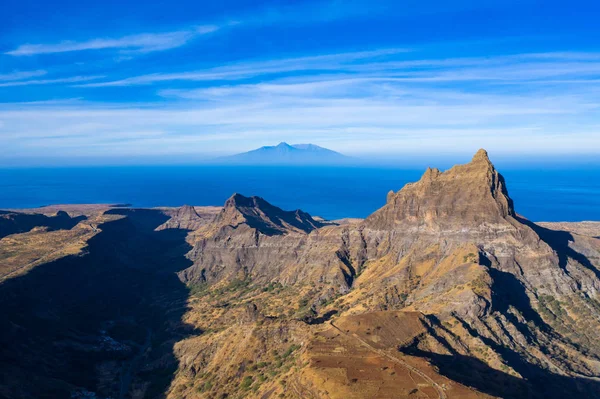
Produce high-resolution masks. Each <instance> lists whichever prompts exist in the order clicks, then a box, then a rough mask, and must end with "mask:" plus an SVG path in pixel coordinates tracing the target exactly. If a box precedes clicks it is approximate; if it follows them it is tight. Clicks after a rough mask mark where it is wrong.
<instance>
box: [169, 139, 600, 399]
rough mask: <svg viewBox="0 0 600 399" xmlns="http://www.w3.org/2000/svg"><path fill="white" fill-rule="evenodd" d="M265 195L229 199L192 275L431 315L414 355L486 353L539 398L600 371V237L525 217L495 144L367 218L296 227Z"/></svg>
mask: <svg viewBox="0 0 600 399" xmlns="http://www.w3.org/2000/svg"><path fill="white" fill-rule="evenodd" d="M263 201H264V200H260V201H259V200H256V199H253V200H249V199H242V198H239V199H237V198H233V199H230V200H229V201H228V203H227V204H226V206H225V208H224V210H223V211H222V213H221V214H220V215H219V216H218V217H217V218H215V220H214V221H213V223H212V227H206V228H205V229H204V230H203V231H201V232H199V233H198V234H197V235H196V237H197V241H196V243H195V245H194V249H193V250H192V251H191V252H190V253H189V254H188V256H189V257H190V259H191V260H192V261H193V262H194V265H193V266H192V267H190V268H189V269H187V270H185V271H183V272H182V273H180V277H181V278H182V279H183V280H184V281H187V282H189V283H192V284H193V283H194V282H202V283H205V284H209V286H215V287H218V286H223V285H224V284H227V283H228V282H231V281H233V280H240V281H244V286H245V287H253V286H273V285H275V286H277V285H281V286H282V287H289V290H292V291H294V292H295V295H296V296H299V297H302V298H303V301H302V306H298V312H300V314H301V315H302V317H304V318H303V320H309V321H310V320H319V319H323V318H326V317H327V315H328V314H329V313H328V312H330V311H332V310H335V311H337V312H342V314H364V313H369V312H372V311H381V310H383V311H395V310H403V311H416V312H419V313H421V314H423V315H425V316H426V320H428V321H427V323H428V326H427V329H428V330H427V331H428V332H427V333H426V334H423V335H419V336H418V337H416V338H415V340H414V341H413V343H412V344H411V345H413V346H412V347H411V348H412V349H411V351H412V352H411V353H412V354H415V353H418V354H419V356H422V357H423V356H425V357H428V358H430V359H436V358H437V359H446V358H445V356H449V358H453V356H454V358H456V356H462V357H465V358H471V359H476V360H477V361H478V362H481V363H482V364H485V365H486V367H491V369H493V370H498V371H499V372H500V374H502V373H504V374H506V375H507V376H510V377H514V378H517V379H525V380H527V381H529V382H528V383H526V384H525V385H526V388H523V389H525V391H526V392H528V393H527V395H533V397H535V396H536V395H537V394H540V392H547V395H550V396H548V397H552V395H554V397H556V394H557V392H559V391H554V393H553V392H552V389H550V390H549V391H544V390H542V387H543V386H544V384H549V385H548V386H547V387H546V388H548V387H554V386H555V385H556V384H554V383H552V376H553V375H557V376H570V377H572V378H573V381H576V380H577V381H578V382H577V384H574V385H573V384H567V385H568V387H569V388H568V389H574V388H573V387H574V386H580V385H581V384H580V383H579V379H580V378H584V381H587V380H585V378H592V377H598V376H600V347H599V346H598V345H597V344H596V342H597V339H598V338H600V336H599V335H598V334H599V333H598V331H600V318H599V316H600V313H599V311H600V302H599V294H598V293H599V289H600V280H599V278H598V277H599V275H600V272H599V265H598V259H599V258H598V255H599V252H598V249H599V246H598V240H597V239H594V238H591V237H590V238H585V239H584V238H576V239H570V238H569V237H567V236H566V235H565V234H562V233H560V232H555V231H552V230H548V229H544V228H541V227H539V226H536V225H535V224H533V223H531V222H529V221H527V220H526V219H524V218H522V217H520V216H518V215H517V214H516V213H515V210H514V206H513V202H512V200H511V199H510V197H509V195H508V191H507V187H506V183H505V181H504V178H503V177H502V175H501V174H500V173H498V171H497V170H496V169H495V168H494V166H493V164H492V163H491V162H490V160H489V158H488V155H487V153H486V152H485V151H484V150H480V151H478V152H477V154H475V156H474V157H473V159H472V161H471V162H470V163H468V164H465V165H458V166H455V167H453V168H451V169H449V170H447V171H445V172H441V171H439V170H437V169H428V170H427V171H426V172H425V173H424V175H423V177H422V178H421V179H420V180H419V181H418V182H416V183H412V184H407V185H406V186H405V187H404V188H402V189H401V190H400V191H398V192H396V193H394V192H390V194H389V195H388V198H387V203H386V205H385V206H384V207H383V208H381V209H379V210H377V211H376V212H374V213H373V214H372V215H371V216H369V217H368V218H367V219H365V220H364V221H359V222H356V223H351V224H345V225H343V226H333V225H329V226H322V227H319V226H317V225H315V224H313V223H312V222H310V220H311V219H309V217H306V220H307V221H308V222H302V223H301V224H300V225H297V224H296V225H293V224H291V223H287V222H286V223H284V222H282V221H280V219H279V218H273V217H271V216H270V215H272V214H278V212H280V210H278V211H277V212H273V211H270V209H272V208H271V206H270V205H267V204H266V203H265V202H263ZM277 209H278V208H277ZM286 215H288V218H289V216H290V213H286ZM288 220H289V219H288ZM255 300H256V301H257V302H258V303H259V304H260V305H259V308H261V307H262V309H263V310H265V311H266V312H267V313H269V314H272V315H276V314H278V313H277V311H276V307H275V308H274V307H273V306H271V304H269V303H267V302H262V301H263V300H262V299H260V298H255ZM333 300H335V302H334V305H331V304H330V303H331V302H332V301H333ZM270 301H273V299H272V296H271V299H270ZM261 302H262V303H261ZM298 312H297V313H296V314H298ZM307 314H308V315H309V316H310V317H309V318H308V319H307V318H306V316H307ZM278 317H282V316H281V315H280V316H278ZM407 353H408V352H407ZM436 356H437V357H436ZM440 356H441V357H440ZM441 361H442V360H440V362H441ZM444 361H445V360H444ZM533 365H535V367H534V366H533ZM442 366H447V364H445V363H444V364H443V365H442ZM438 367H440V365H438ZM311 375H312V374H311ZM313 377H314V376H313ZM463 377H464V375H463ZM311 378H312V377H311ZM460 378H462V377H460V376H455V381H456V379H460ZM522 381H524V380H522ZM556 381H558V380H556ZM560 381H563V383H564V380H562V379H561V380H560ZM590 381H591V380H590ZM473 384H474V382H472V381H471V385H473ZM583 385H585V384H583ZM546 388H544V389H546ZM596 388H597V386H594V389H596ZM482 389H483V388H482ZM582 389H583V388H582ZM586 389H587V388H586ZM483 391H485V390H483ZM498 392H500V391H498ZM535 392H537V393H536V394H535V395H534V393H535ZM561 392H562V391H561ZM581 392H586V391H585V389H584V390H583V391H581ZM313 393H314V392H313ZM500 393H502V392H500ZM503 394H505V395H508V396H511V395H512V396H511V397H513V396H514V397H518V395H517V396H515V395H516V394H515V392H511V393H510V394H509V393H506V392H504V393H503ZM540 395H541V394H540ZM317 396H324V397H327V395H323V394H322V392H321V393H320V394H319V395H317ZM330 396H331V395H330ZM498 396H502V395H498ZM524 397H527V396H524ZM540 397H544V396H543V395H542V396H540Z"/></svg>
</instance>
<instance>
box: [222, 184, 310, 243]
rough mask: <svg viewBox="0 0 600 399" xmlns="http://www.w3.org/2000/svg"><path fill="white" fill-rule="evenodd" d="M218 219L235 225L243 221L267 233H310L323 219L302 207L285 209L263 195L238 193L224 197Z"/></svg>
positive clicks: (226, 223)
mask: <svg viewBox="0 0 600 399" xmlns="http://www.w3.org/2000/svg"><path fill="white" fill-rule="evenodd" d="M215 222H216V223H217V224H220V225H222V226H233V227H237V226H239V225H242V224H244V225H247V226H249V227H251V228H254V229H256V230H258V231H259V232H261V233H263V234H265V235H278V234H286V233H291V232H296V233H309V232H311V231H312V230H314V229H316V228H318V227H320V226H321V223H319V222H317V221H316V220H314V219H313V218H312V217H311V216H310V215H309V214H308V213H306V212H303V211H301V210H299V209H298V210H295V211H284V210H283V209H281V208H278V207H276V206H274V205H271V204H270V203H269V202H267V201H265V200H264V199H263V198H261V197H256V196H253V197H246V196H243V195H241V194H238V193H235V194H233V195H232V196H231V197H229V199H227V201H225V206H224V207H223V210H222V211H221V212H220V213H219V214H218V215H217V217H216V218H215Z"/></svg>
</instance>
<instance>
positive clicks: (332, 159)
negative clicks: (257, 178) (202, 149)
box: [214, 142, 353, 165]
mask: <svg viewBox="0 0 600 399" xmlns="http://www.w3.org/2000/svg"><path fill="white" fill-rule="evenodd" d="M352 160H353V158H351V157H348V156H346V155H343V154H340V153H339V152H336V151H333V150H330V149H327V148H323V147H320V146H318V145H315V144H288V143H285V142H282V143H279V144H277V145H274V146H264V147H260V148H257V149H255V150H252V151H248V152H243V153H240V154H235V155H230V156H225V157H220V158H217V159H215V160H214V161H215V162H216V163H219V164H236V165H332V164H348V163H350V162H352Z"/></svg>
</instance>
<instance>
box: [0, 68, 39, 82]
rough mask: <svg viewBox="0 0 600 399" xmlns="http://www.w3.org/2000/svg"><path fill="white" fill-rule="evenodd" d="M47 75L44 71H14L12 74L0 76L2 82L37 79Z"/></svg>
mask: <svg viewBox="0 0 600 399" xmlns="http://www.w3.org/2000/svg"><path fill="white" fill-rule="evenodd" d="M45 74H46V71H43V70H37V71H14V72H10V73H2V74H0V82H2V81H13V80H22V79H29V78H35V77H38V76H43V75H45Z"/></svg>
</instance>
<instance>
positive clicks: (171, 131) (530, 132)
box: [0, 49, 600, 161]
mask: <svg viewBox="0 0 600 399" xmlns="http://www.w3.org/2000/svg"><path fill="white" fill-rule="evenodd" d="M418 55H419V52H418V51H414V52H410V53H407V52H405V50H402V49H397V50H394V49H392V50H379V51H369V52H356V53H342V54H329V55H320V56H314V57H294V58H287V59H276V60H263V61H252V62H244V63H239V64H236V65H228V66H220V67H215V68H209V69H206V70H202V71H191V72H182V73H181V74H172V73H166V74H162V73H158V74H156V75H144V76H137V77H136V76H134V77H130V78H125V79H129V80H125V81H123V80H111V81H98V82H91V83H90V84H86V86H90V85H97V84H99V85H108V86H122V87H121V88H119V90H124V91H128V90H134V88H131V87H128V86H135V85H139V84H151V83H153V84H156V86H157V92H158V93H159V94H160V95H161V96H163V101H160V102H155V103H119V102H116V103H115V102H113V103H85V102H78V103H72V104H27V105H24V104H12V105H11V104H0V121H1V122H2V123H3V126H2V127H1V128H0V146H2V147H3V148H6V149H7V150H8V151H10V153H11V154H17V155H18V154H22V155H23V156H25V155H31V154H35V153H42V152H43V151H47V149H48V148H50V149H52V151H53V152H55V153H57V154H60V155H61V156H82V155H85V154H89V155H93V156H102V155H103V154H110V155H111V156H117V155H119V156H127V155H147V156H154V155H165V156H174V155H177V156H178V155H181V154H188V155H190V154H191V155H190V156H193V155H194V154H207V153H213V154H217V153H223V152H230V153H231V152H236V151H243V150H247V149H250V148H252V147H255V146H259V145H264V144H269V143H273V142H279V141H282V140H286V141H287V140H289V141H305V142H316V143H318V144H323V145H326V146H330V147H332V148H334V149H337V150H340V151H344V152H348V153H354V154H359V153H377V152H379V153H385V152H387V153H392V152H397V153H404V154H406V153H408V152H411V151H413V152H414V151H418V150H419V149H422V148H425V147H426V148H428V149H431V150H432V151H439V152H445V151H448V149H452V148H455V149H457V148H460V149H462V150H464V151H471V150H473V151H474V150H476V149H477V148H479V147H481V146H485V147H488V149H489V150H491V151H495V152H496V153H502V152H503V153H505V154H509V153H512V152H514V151H515V149H519V151H521V152H524V153H527V152H529V153H533V154H535V153H540V152H545V153H557V154H560V153H587V154H590V153H594V152H596V153H597V152H600V130H599V128H598V126H599V123H598V121H599V120H600V100H599V99H600V96H599V95H598V94H599V91H600V85H598V83H599V82H598V81H597V80H598V79H600V75H599V74H598V72H596V71H597V70H600V69H599V68H598V67H599V66H600V65H599V60H600V57H596V56H595V53H546V54H541V53H534V54H514V55H505V56H497V57H468V58H448V59H425V58H421V59H416V58H415V57H417V56H418ZM181 80H190V81H192V83H189V84H185V85H184V84H181ZM27 81H28V80H24V81H23V83H25V82H27ZM29 81H31V80H29ZM174 81H178V82H177V83H178V84H177V85H173V86H172V85H171V83H172V82H174ZM566 81H568V82H570V83H568V84H567V83H564V82H566ZM194 82H195V83H194ZM557 82H559V83H557ZM7 83H13V82H7ZM182 86H183V87H184V88H182ZM0 161H1V160H0Z"/></svg>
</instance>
